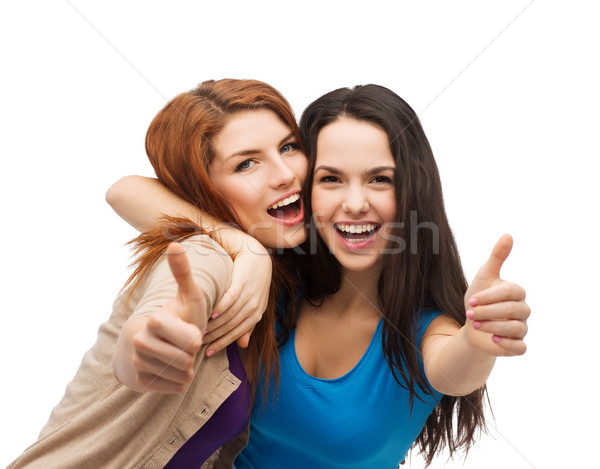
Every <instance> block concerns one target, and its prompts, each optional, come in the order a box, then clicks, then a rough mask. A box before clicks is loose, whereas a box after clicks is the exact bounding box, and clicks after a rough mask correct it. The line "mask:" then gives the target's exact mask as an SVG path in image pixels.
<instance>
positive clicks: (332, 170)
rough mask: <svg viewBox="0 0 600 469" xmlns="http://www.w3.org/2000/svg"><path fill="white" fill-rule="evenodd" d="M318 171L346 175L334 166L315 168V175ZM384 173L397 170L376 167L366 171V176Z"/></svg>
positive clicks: (391, 167)
mask: <svg viewBox="0 0 600 469" xmlns="http://www.w3.org/2000/svg"><path fill="white" fill-rule="evenodd" d="M317 171H327V172H329V173H332V174H343V173H344V171H342V170H341V169H340V168H336V167H334V166H326V165H321V166H318V167H317V168H315V173H316V172H317ZM384 171H396V168H395V167H394V166H376V167H374V168H370V169H368V170H367V171H365V174H366V175H367V176H370V175H372V174H377V173H382V172H384Z"/></svg>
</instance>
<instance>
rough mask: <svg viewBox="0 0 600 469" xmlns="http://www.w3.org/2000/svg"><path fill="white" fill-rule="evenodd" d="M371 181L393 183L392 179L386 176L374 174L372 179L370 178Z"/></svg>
mask: <svg viewBox="0 0 600 469" xmlns="http://www.w3.org/2000/svg"><path fill="white" fill-rule="evenodd" d="M371 182H374V183H376V184H393V181H392V179H391V178H389V177H387V176H375V177H374V178H373V179H371Z"/></svg>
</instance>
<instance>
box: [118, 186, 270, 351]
mask: <svg viewBox="0 0 600 469" xmlns="http://www.w3.org/2000/svg"><path fill="white" fill-rule="evenodd" d="M106 201H107V202H108V204H109V205H110V206H111V207H112V208H113V209H114V211H115V212H117V214H118V215H119V216H120V217H121V218H123V219H124V220H125V221H126V222H127V223H129V224H130V225H131V226H133V227H134V228H136V229H137V230H139V231H144V230H147V229H149V228H151V227H153V226H155V225H156V224H157V223H158V222H159V220H160V218H161V217H162V216H163V215H170V216H174V217H185V218H188V219H190V220H192V221H193V222H195V223H197V224H198V225H199V226H201V227H202V228H204V229H205V230H207V231H211V230H216V231H218V233H219V235H220V237H221V241H222V242H223V244H224V247H225V249H227V250H228V251H229V252H231V253H235V255H234V265H233V273H232V281H231V285H230V287H229V289H228V290H227V291H226V292H225V294H224V295H223V297H222V298H221V300H220V301H219V302H218V303H217V304H216V305H215V308H214V310H213V312H212V317H213V318H214V319H213V321H211V322H210V324H209V327H208V329H207V331H206V335H205V337H204V340H205V342H207V343H209V342H211V345H210V347H208V348H207V351H206V353H207V354H209V355H212V354H213V353H216V352H219V351H220V350H222V349H224V348H225V347H226V346H227V345H229V344H230V343H232V342H234V341H236V340H237V342H238V345H240V346H241V347H247V346H248V341H249V339H250V334H251V332H252V330H253V329H254V326H255V325H256V324H257V323H258V321H260V319H261V318H262V315H263V313H264V311H265V309H266V306H267V302H268V297H269V288H270V285H271V271H272V263H271V258H270V256H269V255H268V252H267V250H266V249H265V248H264V247H263V246H262V245H261V244H260V243H259V242H258V241H256V240H255V239H254V238H253V237H251V236H249V235H247V234H245V233H244V232H242V231H240V230H237V229H235V228H233V227H231V226H229V225H227V224H225V223H222V222H220V221H218V220H216V219H215V218H213V217H211V216H209V215H207V214H206V213H204V212H202V211H201V210H199V209H198V208H197V207H195V206H194V205H192V204H190V203H188V202H186V201H185V200H183V199H181V198H179V197H178V196H177V195H175V194H173V193H172V192H171V191H170V190H169V189H167V188H166V187H165V186H163V185H162V184H161V183H160V182H159V181H158V180H157V179H151V178H146V177H142V176H125V177H123V178H121V179H119V180H118V181H117V182H116V183H114V184H113V185H112V186H111V187H110V188H109V189H108V191H107V192H106Z"/></svg>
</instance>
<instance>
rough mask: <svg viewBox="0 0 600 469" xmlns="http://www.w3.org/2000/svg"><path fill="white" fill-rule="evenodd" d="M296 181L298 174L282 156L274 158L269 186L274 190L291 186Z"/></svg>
mask: <svg viewBox="0 0 600 469" xmlns="http://www.w3.org/2000/svg"><path fill="white" fill-rule="evenodd" d="M295 179H296V174H295V173H294V172H293V171H292V170H291V168H290V167H289V166H288V165H287V164H285V163H284V161H283V160H282V159H281V156H279V155H277V156H276V157H275V158H273V166H272V171H271V175H270V178H269V184H270V186H271V187H272V188H273V189H279V188H281V187H285V186H289V185H290V184H292V183H293V182H294V180H295Z"/></svg>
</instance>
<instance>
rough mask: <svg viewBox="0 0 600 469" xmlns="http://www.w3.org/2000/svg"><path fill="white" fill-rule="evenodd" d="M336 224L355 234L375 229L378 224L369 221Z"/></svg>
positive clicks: (342, 229)
mask: <svg viewBox="0 0 600 469" xmlns="http://www.w3.org/2000/svg"><path fill="white" fill-rule="evenodd" d="M335 226H336V228H337V229H338V230H340V231H346V232H347V233H355V234H360V233H365V232H369V231H373V230H374V229H375V228H377V225H375V224H373V223H368V224H366V225H347V224H345V223H336V225H335Z"/></svg>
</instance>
